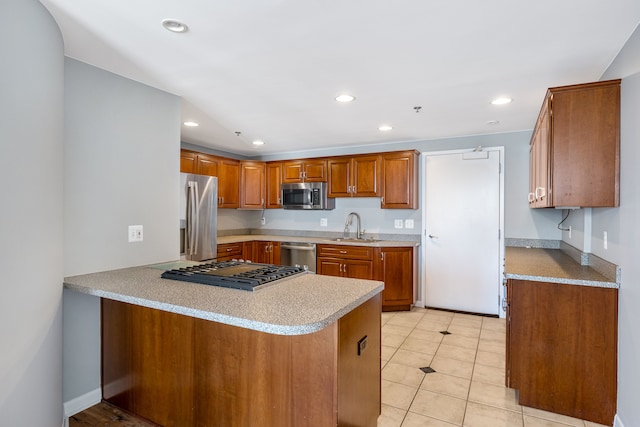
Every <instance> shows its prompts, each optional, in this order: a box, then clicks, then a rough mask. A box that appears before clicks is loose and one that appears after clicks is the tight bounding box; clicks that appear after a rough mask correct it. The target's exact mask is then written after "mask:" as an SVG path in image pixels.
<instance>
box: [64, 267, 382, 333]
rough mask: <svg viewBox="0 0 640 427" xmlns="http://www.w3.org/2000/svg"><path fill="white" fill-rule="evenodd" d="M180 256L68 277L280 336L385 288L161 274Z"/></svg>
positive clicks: (89, 290)
mask: <svg viewBox="0 0 640 427" xmlns="http://www.w3.org/2000/svg"><path fill="white" fill-rule="evenodd" d="M177 264H180V261H176V262H174V263H172V264H160V265H154V266H143V267H134V268H126V269H121V270H113V271H106V272H101V273H92V274H85V275H78V276H72V277H66V278H65V279H64V287H65V288H66V289H70V290H73V291H76V292H81V293H85V294H89V295H95V296H99V297H102V298H108V299H112V300H115V301H121V302H125V303H131V304H136V305H140V306H143V307H149V308H155V309H159V310H164V311H169V312H173V313H178V314H183V315H187V316H192V317H197V318H200V319H205V320H212V321H215V322H219V323H224V324H228V325H233V326H239V327H242V328H247V329H253V330H257V331H261V332H267V333H271V334H277V335H302V334H308V333H313V332H316V331H319V330H321V329H323V328H325V327H326V326H328V325H330V324H332V323H333V322H335V321H337V320H338V319H339V318H341V317H342V316H344V315H345V314H346V313H348V312H350V311H351V310H353V309H354V308H356V307H358V306H359V305H361V304H362V303H364V302H365V301H367V300H369V299H370V298H372V297H373V296H375V295H377V294H378V293H380V292H382V290H383V289H384V283H383V282H378V281H373V280H361V279H348V278H342V277H332V276H322V275H316V274H313V273H305V274H300V275H297V276H292V277H289V278H286V279H282V280H280V281H278V282H277V283H275V284H272V285H270V286H266V287H264V288H261V289H258V290H256V291H253V292H250V291H243V290H237V289H230V288H223V287H218V286H207V285H200V284H195V283H188V282H180V281H176V280H170V279H162V278H161V277H160V275H161V274H162V272H163V271H164V270H165V269H171V268H176V265H177Z"/></svg>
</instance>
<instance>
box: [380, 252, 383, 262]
mask: <svg viewBox="0 0 640 427" xmlns="http://www.w3.org/2000/svg"><path fill="white" fill-rule="evenodd" d="M380 261H384V252H380Z"/></svg>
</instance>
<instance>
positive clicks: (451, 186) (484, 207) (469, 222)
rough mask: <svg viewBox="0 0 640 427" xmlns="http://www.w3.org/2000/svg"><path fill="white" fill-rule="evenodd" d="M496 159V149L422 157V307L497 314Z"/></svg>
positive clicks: (498, 170)
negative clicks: (423, 185)
mask: <svg viewBox="0 0 640 427" xmlns="http://www.w3.org/2000/svg"><path fill="white" fill-rule="evenodd" d="M500 158H501V150H500V149H493V150H492V149H485V150H483V151H479V152H477V151H467V152H448V153H438V154H428V153H427V155H426V160H425V174H424V176H425V180H426V182H425V198H426V200H425V221H424V224H425V230H424V234H425V236H426V237H425V238H424V251H423V254H424V264H423V265H424V277H425V282H426V285H425V296H424V299H425V305H426V306H427V307H434V308H444V309H450V310H460V311H468V312H473V313H484V314H494V315H495V314H498V313H499V294H500V287H501V283H502V282H501V280H500V275H501V268H500V258H501V253H502V251H501V246H502V238H501V231H500V228H501V224H502V220H501V218H502V212H501V211H502V205H503V204H502V200H501V197H502V192H501V188H500V187H501V176H500V175H501V166H500Z"/></svg>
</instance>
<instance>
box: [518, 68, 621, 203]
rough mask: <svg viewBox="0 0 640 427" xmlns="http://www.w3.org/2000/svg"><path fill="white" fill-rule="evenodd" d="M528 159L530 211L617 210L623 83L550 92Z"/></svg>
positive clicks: (539, 118)
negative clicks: (540, 209) (594, 208)
mask: <svg viewBox="0 0 640 427" xmlns="http://www.w3.org/2000/svg"><path fill="white" fill-rule="evenodd" d="M530 156H531V157H530V162H529V164H530V171H529V177H530V185H529V197H528V198H529V206H530V207H532V208H546V207H565V206H566V207H616V206H619V205H620V80H619V79H618V80H609V81H603V82H595V83H587V84H580V85H572V86H562V87H555V88H550V89H549V90H548V91H547V94H546V97H545V99H544V102H543V105H542V108H541V111H540V115H539V117H538V120H537V122H536V127H535V129H534V131H533V134H532V137H531V143H530Z"/></svg>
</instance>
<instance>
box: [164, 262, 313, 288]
mask: <svg viewBox="0 0 640 427" xmlns="http://www.w3.org/2000/svg"><path fill="white" fill-rule="evenodd" d="M304 271H305V270H304V269H303V268H302V267H293V266H285V265H274V264H258V263H245V262H239V261H223V262H209V263H206V264H198V265H194V266H191V267H185V268H177V269H173V270H167V271H165V272H164V273H162V275H161V277H162V278H163V279H172V280H179V281H182V282H192V283H199V284H202V285H211V286H223V287H227V288H234V289H242V290H246V291H254V290H256V289H258V288H261V287H263V286H265V285H267V284H272V283H273V282H275V281H276V280H280V279H284V278H286V277H290V276H293V275H296V274H300V273H303V272H304Z"/></svg>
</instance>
